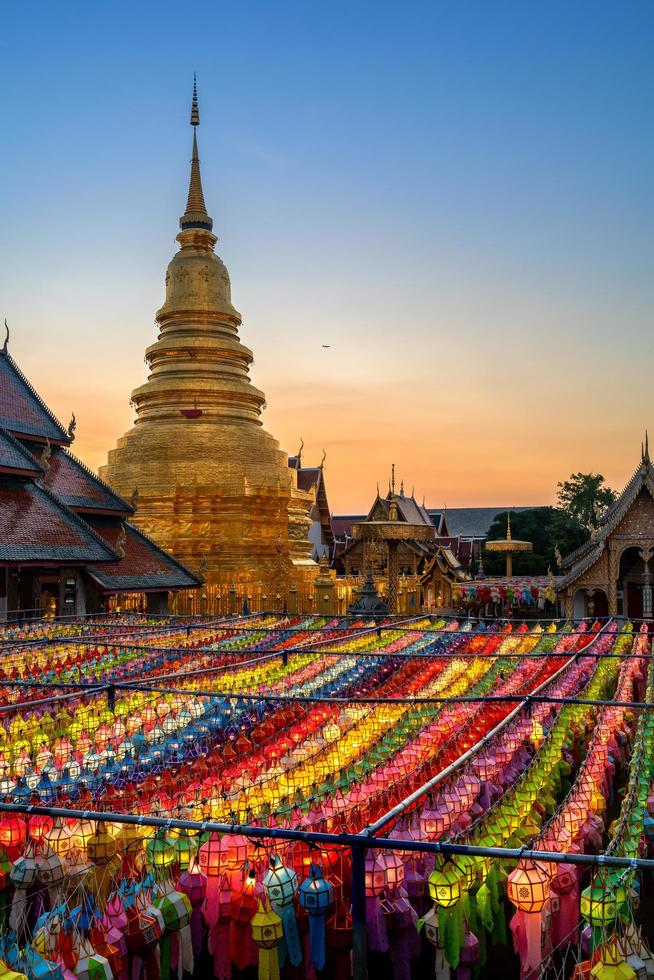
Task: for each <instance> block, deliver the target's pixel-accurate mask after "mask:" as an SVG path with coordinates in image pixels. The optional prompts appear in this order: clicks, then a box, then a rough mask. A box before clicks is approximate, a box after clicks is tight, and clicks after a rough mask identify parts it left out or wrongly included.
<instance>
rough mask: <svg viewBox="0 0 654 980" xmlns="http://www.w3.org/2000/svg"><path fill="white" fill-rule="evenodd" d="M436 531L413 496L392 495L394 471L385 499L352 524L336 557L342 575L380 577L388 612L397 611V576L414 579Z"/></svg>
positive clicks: (426, 558)
mask: <svg viewBox="0 0 654 980" xmlns="http://www.w3.org/2000/svg"><path fill="white" fill-rule="evenodd" d="M435 537H436V528H435V527H434V524H433V523H432V520H431V518H430V516H429V514H428V513H427V511H426V509H425V507H424V506H421V505H420V504H418V503H417V502H416V500H415V498H414V496H413V494H411V496H410V497H409V496H407V495H406V494H405V493H404V486H403V485H402V486H401V487H400V492H399V493H396V492H395V468H394V467H393V477H392V480H391V485H390V487H389V490H388V494H387V495H386V497H382V496H380V494H379V491H378V492H377V497H376V498H375V501H374V503H373V505H372V507H371V509H370V512H369V514H368V516H367V517H366V518H365V520H362V521H359V522H357V523H356V524H353V525H352V539H351V541H350V543H349V544H348V545H347V546H346V548H345V549H344V551H343V552H342V554H341V555H340V561H341V562H342V564H343V567H344V570H345V574H346V575H359V574H362V573H364V572H366V571H368V569H370V570H372V572H373V575H377V576H378V577H384V578H385V579H386V583H387V601H388V607H389V610H390V612H392V613H395V612H397V607H398V603H397V599H398V584H399V578H400V575H401V574H402V575H408V576H412V577H414V578H415V577H416V576H417V575H418V573H419V571H421V570H422V567H423V565H424V563H425V561H426V560H428V559H429V558H430V557H431V555H432V553H433V542H434V540H435Z"/></svg>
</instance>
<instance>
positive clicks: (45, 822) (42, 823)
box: [0, 814, 54, 846]
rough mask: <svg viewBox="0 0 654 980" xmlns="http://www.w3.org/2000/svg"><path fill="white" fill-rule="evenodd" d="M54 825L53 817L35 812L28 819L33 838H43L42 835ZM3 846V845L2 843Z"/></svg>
mask: <svg viewBox="0 0 654 980" xmlns="http://www.w3.org/2000/svg"><path fill="white" fill-rule="evenodd" d="M1 827H2V825H1V823H0V834H1V832H2V831H1ZM53 827H54V820H53V819H52V817H45V816H44V817H41V816H39V815H38V814H34V816H31V817H30V818H29V820H28V821H27V828H28V830H29V835H30V837H31V838H32V840H41V838H42V837H45V835H46V834H47V833H48V831H50V830H52V828H53ZM0 846H2V845H0Z"/></svg>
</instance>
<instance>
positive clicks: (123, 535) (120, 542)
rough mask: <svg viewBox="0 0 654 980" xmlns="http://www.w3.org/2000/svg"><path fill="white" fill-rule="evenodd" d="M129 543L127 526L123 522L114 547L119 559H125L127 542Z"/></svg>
mask: <svg viewBox="0 0 654 980" xmlns="http://www.w3.org/2000/svg"><path fill="white" fill-rule="evenodd" d="M126 541H127V532H126V531H125V525H124V524H123V523H122V522H121V525H120V532H119V534H118V537H117V538H116V544H115V545H114V551H115V552H116V554H117V555H118V557H119V558H121V559H122V558H124V557H125V542H126Z"/></svg>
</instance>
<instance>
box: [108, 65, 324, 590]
mask: <svg viewBox="0 0 654 980" xmlns="http://www.w3.org/2000/svg"><path fill="white" fill-rule="evenodd" d="M199 122H200V117H199V111H198V100H197V92H196V89H195V85H194V90H193V103H192V110H191V125H192V127H193V153H192V160H191V176H190V184H189V191H188V200H187V204H186V210H185V212H184V214H183V215H182V217H181V219H180V229H181V230H180V233H179V234H178V236H177V241H178V242H179V245H180V249H179V251H178V252H177V254H176V255H175V256H174V257H173V259H172V261H171V262H170V264H169V266H168V270H167V272H166V277H165V287H166V295H165V300H164V304H163V306H162V307H161V309H160V310H159V311H158V313H157V314H156V321H157V324H158V328H159V335H158V338H157V340H156V342H155V343H154V344H152V345H151V346H150V347H148V348H147V350H146V353H145V357H146V361H147V363H148V365H149V369H150V374H149V376H148V379H147V381H146V383H145V384H143V385H141V386H140V387H138V388H137V389H136V390H135V391H134V392H133V393H132V403H133V405H134V407H135V410H136V420H135V423H134V426H133V427H132V428H131V429H130V431H129V432H127V433H126V435H124V436H123V437H122V438H121V439H119V440H118V444H117V447H116V448H115V449H113V450H111V451H110V452H109V454H108V463H107V465H106V466H105V467H103V468H102V469H101V476H102V477H103V479H105V480H106V481H107V483H109V484H110V485H111V486H112V487H114V488H115V490H116V491H117V492H119V493H121V494H123V495H126V496H127V497H129V496H130V495H131V494H132V493H133V492H134V491H135V490H138V500H139V508H138V513H137V514H136V516H135V521H136V522H137V523H138V525H139V527H141V528H143V530H145V531H146V532H147V533H148V534H149V535H151V536H152V538H153V539H154V540H155V541H157V542H158V543H159V544H160V545H161V546H162V547H165V548H166V549H167V550H169V551H170V552H171V553H172V554H174V555H175V556H176V557H177V558H178V559H179V560H180V561H183V562H184V563H185V564H187V565H188V566H189V567H191V568H195V569H198V570H201V571H202V573H203V575H204V576H205V578H206V581H207V583H208V584H209V586H212V585H213V586H214V587H216V588H220V587H225V586H228V587H232V586H236V587H238V586H239V585H244V586H245V587H246V588H247V587H249V586H250V585H256V584H258V585H259V586H263V588H264V589H267V590H268V591H269V592H271V591H275V592H278V593H285V592H286V591H287V590H288V588H289V587H290V585H291V583H296V582H303V581H304V582H306V581H310V580H312V579H313V577H314V576H315V574H316V571H317V569H316V565H315V562H314V560H313V558H312V545H311V543H310V541H309V530H310V528H311V527H312V523H313V522H312V517H311V511H312V509H313V508H314V505H315V502H316V486H312V487H310V488H309V489H301V488H300V487H299V486H298V478H297V477H298V474H297V471H296V469H295V468H293V467H289V465H288V459H287V456H286V454H285V453H284V452H282V451H281V450H280V448H279V444H278V442H277V441H276V440H275V439H274V438H273V437H272V436H271V435H270V434H269V433H268V432H266V431H265V429H263V428H262V424H261V413H262V410H263V408H264V405H265V396H264V393H263V392H262V391H260V390H259V389H258V388H255V387H254V385H253V384H252V383H251V381H250V378H249V374H248V371H249V367H250V364H251V363H252V352H251V351H250V350H249V349H248V348H247V347H245V346H244V345H243V344H242V343H241V342H240V340H239V334H238V331H239V327H240V326H241V315H240V313H239V312H238V311H237V310H236V309H235V308H234V306H233V305H232V298H231V282H230V278H229V274H228V272H227V269H226V268H225V265H224V263H223V261H222V260H221V259H220V258H219V257H218V255H216V253H215V251H214V246H215V244H216V242H217V240H218V239H217V237H216V235H214V233H213V221H212V219H211V218H210V217H209V216H208V214H207V209H206V206H205V201H204V194H203V189H202V181H201V176H200V161H199V156H198V141H197V127H198V125H199ZM318 489H319V488H318Z"/></svg>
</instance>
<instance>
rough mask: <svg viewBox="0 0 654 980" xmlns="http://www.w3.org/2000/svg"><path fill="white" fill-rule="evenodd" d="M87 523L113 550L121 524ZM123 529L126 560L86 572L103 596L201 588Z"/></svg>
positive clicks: (185, 572) (179, 567)
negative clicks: (122, 592)
mask: <svg viewBox="0 0 654 980" xmlns="http://www.w3.org/2000/svg"><path fill="white" fill-rule="evenodd" d="M89 520H90V523H91V525H92V527H94V528H95V530H96V531H97V532H98V534H100V535H101V536H102V537H103V538H104V540H105V541H106V542H107V544H108V545H109V546H110V547H111V548H113V549H115V548H116V547H117V545H118V539H119V537H120V534H121V524H120V522H114V521H108V520H102V519H101V518H97V519H95V518H90V519H89ZM122 526H123V527H124V528H125V543H124V545H123V547H124V551H125V557H124V558H121V559H120V561H114V562H109V563H107V564H104V563H103V564H102V565H98V566H96V567H94V568H90V569H89V570H88V571H89V574H90V575H91V576H92V578H94V579H95V581H96V582H97V583H98V584H99V585H100V587H101V588H102V589H103V590H104V591H105V592H116V591H121V590H122V591H125V592H142V591H146V590H166V589H188V588H194V587H196V586H197V585H199V584H200V580H199V579H197V578H196V577H195V576H194V575H193V574H192V573H191V572H189V571H188V569H186V568H185V567H184V566H183V565H182V564H180V563H179V562H178V561H176V560H175V559H174V558H173V557H172V556H171V555H167V554H166V553H165V552H164V551H162V549H161V548H159V547H158V546H157V545H156V544H155V543H154V541H151V540H150V538H148V537H147V536H146V535H145V534H143V533H142V532H141V531H139V530H137V529H136V528H135V527H133V526H132V525H131V524H127V523H124V524H123V525H122Z"/></svg>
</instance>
